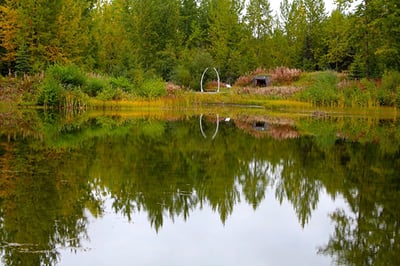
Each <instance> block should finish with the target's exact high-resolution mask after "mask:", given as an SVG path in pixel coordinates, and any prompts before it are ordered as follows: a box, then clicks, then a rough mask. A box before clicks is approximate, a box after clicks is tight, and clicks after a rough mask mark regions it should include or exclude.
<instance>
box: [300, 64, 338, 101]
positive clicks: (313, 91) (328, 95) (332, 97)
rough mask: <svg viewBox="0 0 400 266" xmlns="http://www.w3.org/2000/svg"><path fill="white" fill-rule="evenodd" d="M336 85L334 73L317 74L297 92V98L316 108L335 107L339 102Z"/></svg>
mask: <svg viewBox="0 0 400 266" xmlns="http://www.w3.org/2000/svg"><path fill="white" fill-rule="evenodd" d="M337 84H338V79H337V76H336V73H334V72H331V71H327V72H317V73H315V74H313V75H312V76H311V77H310V85H309V86H308V87H307V88H305V89H304V90H302V91H301V92H299V93H298V95H297V97H298V99H300V100H301V101H307V102H311V103H313V104H314V105H316V106H336V105H337V103H338V100H339V95H338V89H337Z"/></svg>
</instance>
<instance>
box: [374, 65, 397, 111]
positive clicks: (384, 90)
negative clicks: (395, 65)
mask: <svg viewBox="0 0 400 266" xmlns="http://www.w3.org/2000/svg"><path fill="white" fill-rule="evenodd" d="M399 91H400V72H398V71H389V72H385V73H384V74H383V76H382V84H381V86H380V88H379V90H378V99H379V103H380V104H381V105H385V106H394V105H397V106H399V105H400V101H399V100H398V99H399V98H400V97H399V95H398V92H399Z"/></svg>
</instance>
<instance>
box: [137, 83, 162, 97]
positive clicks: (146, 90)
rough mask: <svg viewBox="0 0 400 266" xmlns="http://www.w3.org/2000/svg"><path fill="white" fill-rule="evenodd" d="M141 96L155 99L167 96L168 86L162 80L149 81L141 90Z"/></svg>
mask: <svg viewBox="0 0 400 266" xmlns="http://www.w3.org/2000/svg"><path fill="white" fill-rule="evenodd" d="M138 93H139V96H143V97H149V98H155V97H160V96H164V95H166V93H167V91H166V84H165V82H164V81H163V80H161V79H153V80H147V81H145V82H144V83H143V85H142V86H141V87H140V89H139V92H138Z"/></svg>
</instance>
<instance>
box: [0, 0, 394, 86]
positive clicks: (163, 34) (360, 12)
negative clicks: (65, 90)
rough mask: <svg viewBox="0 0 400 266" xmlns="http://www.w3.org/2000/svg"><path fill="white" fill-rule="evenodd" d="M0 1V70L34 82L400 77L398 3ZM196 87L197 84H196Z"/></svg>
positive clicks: (378, 0)
mask: <svg viewBox="0 0 400 266" xmlns="http://www.w3.org/2000/svg"><path fill="white" fill-rule="evenodd" d="M353 2H354V1H353V0H336V1H335V3H336V8H335V9H334V10H332V11H328V10H326V8H325V5H324V1H323V0H282V1H281V3H280V10H279V11H273V10H272V8H271V3H270V1H269V0H248V1H245V0H170V1H163V0H151V1H149V0H54V1H47V0H0V57H1V63H0V70H1V73H2V74H3V75H7V74H10V73H11V74H16V75H21V74H32V73H38V72H41V71H44V70H45V69H46V68H47V67H48V66H51V65H54V64H71V63H72V64H74V65H77V66H79V67H80V68H82V69H84V70H85V71H88V72H94V73H101V74H107V75H111V76H117V77H119V76H123V77H126V78H129V79H130V80H132V81H136V82H140V81H141V80H143V79H146V78H148V77H158V78H162V79H163V80H165V81H172V82H174V83H176V84H179V85H185V86H190V84H191V82H192V80H191V78H192V76H193V73H196V72H199V71H200V72H201V71H203V70H204V68H205V67H206V66H214V67H216V68H217V69H218V70H219V72H220V73H221V78H222V80H223V81H224V82H234V80H235V79H237V78H238V77H239V76H240V75H242V74H244V73H248V72H249V71H252V70H254V69H256V68H258V67H262V68H264V69H272V68H274V67H277V66H285V67H289V68H296V69H301V70H303V71H315V70H327V69H330V70H336V71H345V72H346V73H349V74H350V75H351V76H352V77H354V78H363V77H367V78H376V77H381V76H382V75H383V74H384V73H385V72H387V71H392V70H395V71H399V70H400V6H399V4H398V1H397V0H385V1H381V0H363V1H358V2H357V4H354V3H353ZM196 82H197V81H196Z"/></svg>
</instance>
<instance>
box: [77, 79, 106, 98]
mask: <svg viewBox="0 0 400 266" xmlns="http://www.w3.org/2000/svg"><path fill="white" fill-rule="evenodd" d="M107 86H108V82H107V80H106V79H104V78H95V77H93V78H89V79H87V82H86V85H85V86H84V87H83V88H82V90H83V92H85V93H86V94H88V95H89V96H92V97H96V96H97V95H98V94H99V93H100V92H101V91H102V90H104V89H105V88H106V87H107Z"/></svg>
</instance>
